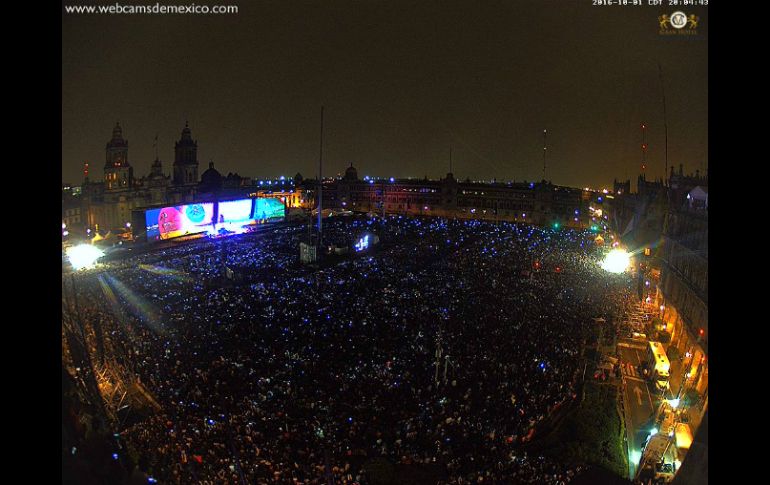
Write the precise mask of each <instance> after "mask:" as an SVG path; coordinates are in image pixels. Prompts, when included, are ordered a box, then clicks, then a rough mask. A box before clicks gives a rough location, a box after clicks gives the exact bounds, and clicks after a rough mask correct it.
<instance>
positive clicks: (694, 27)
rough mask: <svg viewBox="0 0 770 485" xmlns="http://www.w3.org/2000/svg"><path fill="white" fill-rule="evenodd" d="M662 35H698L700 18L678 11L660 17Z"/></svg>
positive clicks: (660, 32)
mask: <svg viewBox="0 0 770 485" xmlns="http://www.w3.org/2000/svg"><path fill="white" fill-rule="evenodd" d="M658 23H659V27H660V30H659V32H658V33H659V34H660V35H695V34H697V33H698V16H697V15H695V14H690V15H687V14H685V13H684V12H681V11H678V12H674V13H672V14H671V15H666V14H663V15H661V16H660V17H658Z"/></svg>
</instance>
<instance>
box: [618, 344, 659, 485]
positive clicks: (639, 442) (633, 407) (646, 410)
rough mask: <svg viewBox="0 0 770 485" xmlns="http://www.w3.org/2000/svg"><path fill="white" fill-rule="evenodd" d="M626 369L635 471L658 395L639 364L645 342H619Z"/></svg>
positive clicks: (631, 461) (631, 457)
mask: <svg viewBox="0 0 770 485" xmlns="http://www.w3.org/2000/svg"><path fill="white" fill-rule="evenodd" d="M618 351H619V352H620V361H621V369H622V372H623V383H624V385H623V400H624V409H625V412H626V417H625V418H626V429H627V434H628V458H629V469H630V470H629V472H630V474H631V476H633V474H635V472H636V466H637V465H638V463H639V458H640V457H641V454H642V448H643V447H644V442H645V440H646V439H647V436H648V435H649V432H650V429H651V428H652V420H653V419H654V413H655V408H656V394H655V391H654V389H650V383H649V382H648V381H647V380H645V379H644V378H643V376H640V375H639V372H638V370H637V366H638V365H639V364H640V363H641V362H643V361H644V360H645V355H646V354H645V351H646V348H645V347H644V343H641V342H633V343H631V342H619V344H618Z"/></svg>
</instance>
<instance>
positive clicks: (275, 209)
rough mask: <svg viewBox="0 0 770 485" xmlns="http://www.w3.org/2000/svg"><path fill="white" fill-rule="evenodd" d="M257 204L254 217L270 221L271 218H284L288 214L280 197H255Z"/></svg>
mask: <svg viewBox="0 0 770 485" xmlns="http://www.w3.org/2000/svg"><path fill="white" fill-rule="evenodd" d="M254 200H256V201H257V204H256V205H255V207H254V219H256V220H258V221H268V220H270V219H282V218H283V217H284V216H285V215H286V207H284V205H283V202H281V201H280V200H278V199H254Z"/></svg>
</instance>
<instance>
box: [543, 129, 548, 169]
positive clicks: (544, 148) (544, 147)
mask: <svg viewBox="0 0 770 485" xmlns="http://www.w3.org/2000/svg"><path fill="white" fill-rule="evenodd" d="M547 134H548V130H543V182H545V152H546V135H547Z"/></svg>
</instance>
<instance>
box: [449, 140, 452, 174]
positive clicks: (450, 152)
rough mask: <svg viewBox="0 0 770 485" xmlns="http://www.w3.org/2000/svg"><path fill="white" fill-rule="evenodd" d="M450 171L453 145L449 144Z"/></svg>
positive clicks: (450, 168) (450, 170) (450, 169)
mask: <svg viewBox="0 0 770 485" xmlns="http://www.w3.org/2000/svg"><path fill="white" fill-rule="evenodd" d="M449 173H452V145H449Z"/></svg>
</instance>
